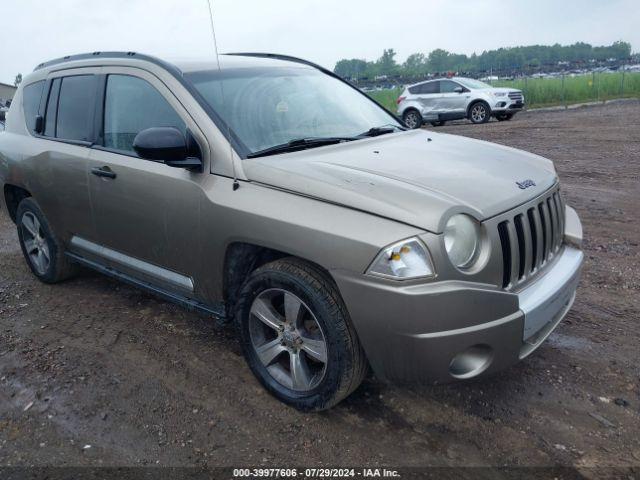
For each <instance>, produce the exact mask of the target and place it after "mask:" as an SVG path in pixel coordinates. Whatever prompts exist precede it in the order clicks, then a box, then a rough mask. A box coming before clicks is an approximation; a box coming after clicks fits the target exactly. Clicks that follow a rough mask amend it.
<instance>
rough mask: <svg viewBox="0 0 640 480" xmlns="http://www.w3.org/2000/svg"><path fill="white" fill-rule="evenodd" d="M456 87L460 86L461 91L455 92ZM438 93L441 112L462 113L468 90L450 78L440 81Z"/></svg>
mask: <svg viewBox="0 0 640 480" xmlns="http://www.w3.org/2000/svg"><path fill="white" fill-rule="evenodd" d="M456 88H462V89H463V90H462V92H456V91H455V89H456ZM440 94H441V99H440V102H441V105H442V113H446V114H451V115H455V114H462V113H464V112H465V105H466V104H467V100H468V98H469V92H468V91H467V89H465V88H464V87H462V85H460V84H459V83H457V82H453V81H451V80H442V81H440Z"/></svg>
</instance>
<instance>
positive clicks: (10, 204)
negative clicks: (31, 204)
mask: <svg viewBox="0 0 640 480" xmlns="http://www.w3.org/2000/svg"><path fill="white" fill-rule="evenodd" d="M30 196H31V194H30V193H29V192H28V191H27V190H25V189H24V188H20V187H16V186H15V185H9V184H7V185H5V186H4V201H5V205H6V206H7V211H8V212H9V217H11V220H12V221H13V223H15V222H16V211H17V210H18V205H20V202H21V201H22V200H24V199H25V198H27V197H30Z"/></svg>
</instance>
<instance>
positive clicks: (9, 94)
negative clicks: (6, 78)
mask: <svg viewBox="0 0 640 480" xmlns="http://www.w3.org/2000/svg"><path fill="white" fill-rule="evenodd" d="M17 89H18V88H17V87H14V86H13V85H8V84H6V83H0V106H4V104H5V102H6V101H7V100H11V99H13V96H14V95H15V93H16V90H17Z"/></svg>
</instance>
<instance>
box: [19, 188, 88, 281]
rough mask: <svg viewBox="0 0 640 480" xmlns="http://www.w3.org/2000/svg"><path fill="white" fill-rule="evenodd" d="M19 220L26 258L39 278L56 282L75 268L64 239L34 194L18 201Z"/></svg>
mask: <svg viewBox="0 0 640 480" xmlns="http://www.w3.org/2000/svg"><path fill="white" fill-rule="evenodd" d="M16 224H17V227H18V239H19V241H20V247H21V249H22V253H23V255H24V258H25V260H26V261H27V264H28V265H29V268H30V269H31V271H32V272H33V274H34V275H35V276H36V277H38V279H39V280H41V281H43V282H45V283H57V282H60V281H62V280H65V279H67V278H69V277H70V276H72V275H73V274H74V273H75V272H76V266H75V265H74V264H73V263H71V262H70V261H69V259H67V258H66V257H65V256H64V250H63V248H62V244H61V242H60V241H59V240H58V238H57V237H56V236H55V235H54V233H53V231H52V230H51V227H50V226H49V222H47V219H46V217H45V216H44V213H42V210H40V207H39V206H38V204H37V203H36V201H35V200H34V199H33V198H31V197H28V198H25V199H24V200H22V201H21V202H20V205H18V209H17V211H16Z"/></svg>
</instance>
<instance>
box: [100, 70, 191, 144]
mask: <svg viewBox="0 0 640 480" xmlns="http://www.w3.org/2000/svg"><path fill="white" fill-rule="evenodd" d="M152 127H175V128H177V129H178V130H180V131H181V132H182V133H186V129H187V127H186V124H185V122H184V121H183V120H182V119H181V118H180V116H179V115H178V114H177V113H176V111H175V110H174V109H173V107H171V105H169V102H167V100H166V99H165V98H164V97H163V96H162V95H161V94H160V92H158V91H157V90H156V89H155V88H154V87H153V86H152V85H151V84H150V83H148V82H147V81H146V80H143V79H141V78H138V77H132V76H128V75H109V77H108V78H107V92H106V96H105V102H104V146H105V147H107V148H112V149H114V150H122V151H126V152H133V151H134V150H133V140H134V138H135V137H136V135H137V134H138V133H139V132H141V131H142V130H146V129H147V128H152Z"/></svg>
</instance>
